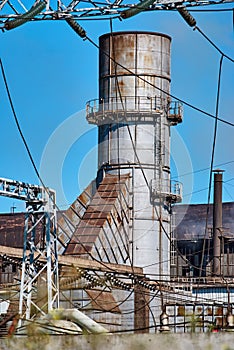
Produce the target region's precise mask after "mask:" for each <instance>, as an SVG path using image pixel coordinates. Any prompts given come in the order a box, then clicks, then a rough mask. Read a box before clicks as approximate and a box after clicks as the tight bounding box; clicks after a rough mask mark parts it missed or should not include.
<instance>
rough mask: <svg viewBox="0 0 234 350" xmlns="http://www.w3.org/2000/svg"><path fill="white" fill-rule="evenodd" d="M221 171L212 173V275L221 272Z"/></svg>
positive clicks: (218, 274)
mask: <svg viewBox="0 0 234 350" xmlns="http://www.w3.org/2000/svg"><path fill="white" fill-rule="evenodd" d="M222 173H223V171H222V170H215V173H214V206H213V275H214V276H220V274H221V257H220V256H221V240H220V235H221V229H222V182H223V174H222Z"/></svg>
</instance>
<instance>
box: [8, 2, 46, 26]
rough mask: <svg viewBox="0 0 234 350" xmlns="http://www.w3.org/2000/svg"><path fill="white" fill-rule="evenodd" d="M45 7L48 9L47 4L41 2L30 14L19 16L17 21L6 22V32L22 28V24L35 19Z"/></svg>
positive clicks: (32, 8)
mask: <svg viewBox="0 0 234 350" xmlns="http://www.w3.org/2000/svg"><path fill="white" fill-rule="evenodd" d="M45 7H46V4H45V2H44V1H41V2H39V3H38V4H36V5H35V6H33V7H31V9H30V10H29V11H28V12H26V13H24V14H23V15H21V16H18V17H17V18H16V19H13V20H11V21H8V22H6V23H5V26H4V28H5V29H6V30H10V29H14V28H16V27H19V26H21V25H22V24H24V23H26V22H28V21H30V20H31V19H33V18H34V17H35V16H36V15H38V14H39V13H40V12H41V11H42V10H44V8H45Z"/></svg>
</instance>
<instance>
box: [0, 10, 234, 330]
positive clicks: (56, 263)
mask: <svg viewBox="0 0 234 350" xmlns="http://www.w3.org/2000/svg"><path fill="white" fill-rule="evenodd" d="M41 10H42V8H41V7H40V9H39V11H41ZM35 11H36V10H35ZM35 14H36V12H35ZM31 15H32V12H31ZM26 19H27V18H26V17H23V18H21V19H20V21H21V22H22V21H23V22H24V21H26ZM11 22H13V20H12V19H8V20H7V21H6V22H5V24H4V26H5V29H11V26H13V27H14V26H15V24H12V23H11ZM17 23H19V22H17ZM13 27H12V28H13ZM170 43H171V38H170V37H169V36H167V35H165V34H160V33H154V32H116V33H109V34H105V35H103V36H101V37H100V39H99V52H100V56H99V97H98V99H94V100H91V101H89V102H88V103H87V106H86V111H87V121H88V122H89V123H92V124H95V125H97V126H98V171H97V176H96V178H95V180H94V181H93V182H92V183H91V184H90V185H89V186H88V187H87V188H86V189H85V190H84V191H83V193H82V194H80V195H79V196H78V197H77V199H76V200H75V201H74V203H73V204H72V205H71V206H70V207H69V208H68V209H67V210H65V211H59V212H57V210H56V206H55V193H54V192H53V191H52V190H49V189H45V188H44V187H43V186H42V187H39V186H33V185H28V184H24V183H19V182H18V181H13V180H6V179H1V186H2V187H1V189H0V194H1V195H7V196H11V197H14V198H17V199H23V200H24V201H25V202H26V203H27V213H26V216H25V220H24V219H23V214H22V215H21V214H14V213H12V214H8V218H7V220H6V216H5V217H3V215H0V222H2V226H1V227H0V230H2V233H4V234H2V235H1V237H0V242H1V246H0V255H1V258H2V271H1V274H0V281H1V284H2V286H3V288H2V294H1V296H2V303H5V304H4V306H2V307H3V308H4V312H2V313H3V314H4V313H6V317H5V318H3V320H2V323H1V325H2V326H4V327H5V326H6V324H7V321H10V320H12V319H13V318H14V316H15V315H17V314H19V317H20V319H21V320H22V319H24V318H26V319H31V318H32V319H33V318H34V317H36V316H37V317H38V311H39V312H40V313H42V314H44V315H45V314H46V313H48V312H50V311H51V310H52V309H53V308H57V307H58V306H60V307H63V308H65V309H70V308H71V305H72V307H73V308H77V309H80V310H81V311H83V312H84V313H86V315H88V316H89V317H91V318H92V319H94V320H95V321H97V322H98V323H99V324H102V325H104V326H105V327H106V328H107V329H108V330H109V331H115V330H117V331H119V330H123V329H124V330H126V331H129V332H133V331H135V332H148V331H151V332H157V331H161V332H168V331H170V330H171V331H175V332H178V331H179V332H181V331H191V330H193V329H195V330H199V331H207V329H208V328H209V327H210V326H214V327H216V328H217V327H226V326H229V327H232V326H233V325H234V323H233V320H232V304H233V302H234V300H233V291H234V284H233V272H232V268H233V267H232V265H233V264H234V263H233V261H234V260H233V251H234V249H233V234H232V232H231V230H232V228H230V230H229V232H228V230H226V229H225V228H224V225H223V219H222V209H223V208H224V210H227V211H228V213H230V212H231V211H233V203H229V204H228V203H227V204H225V205H224V206H223V205H222V171H221V170H217V171H216V172H215V174H214V178H215V194H214V204H213V208H214V209H213V215H212V217H213V223H212V225H211V229H210V227H209V225H208V224H206V223H205V224H204V223H203V224H202V229H201V231H199V232H198V233H197V232H195V234H193V232H192V228H193V225H194V226H196V225H197V221H198V217H197V215H196V217H195V219H194V218H192V222H193V225H191V223H190V220H191V217H190V216H189V215H191V216H192V215H194V214H193V213H194V212H196V210H197V208H195V207H192V206H189V207H188V208H186V213H185V212H183V210H184V209H185V207H183V205H178V206H177V205H176V204H177V203H180V202H181V201H182V186H181V184H180V183H178V182H172V181H171V177H170V128H171V127H174V126H176V125H177V124H178V123H181V122H182V119H183V113H182V112H183V108H182V105H181V103H179V102H178V101H172V100H171V98H170V83H171V77H170ZM205 209H206V208H201V206H200V207H199V208H198V210H200V211H201V212H200V214H199V217H202V215H203V217H204V216H205V214H204V211H206V210H205ZM211 213H212V211H211V209H210V212H209V215H210V214H211ZM56 215H58V219H57V218H56ZM181 216H184V218H183V219H182V220H181ZM227 218H230V214H228V215H226V216H225V221H227ZM176 220H179V221H180V223H179V224H178V225H177V224H176ZM186 220H187V222H189V225H188V224H187V226H186ZM209 220H210V216H207V223H210V221H209ZM10 222H11V223H10ZM16 222H17V224H16ZM29 222H30V223H29ZM14 226H15V227H16V226H17V230H19V235H20V237H21V241H20V242H19V241H17V240H16V241H15V242H11V240H9V235H10V234H11V233H12V231H13V232H16V228H15V227H14ZM232 226H233V223H232ZM23 229H24V231H22V230H23ZM204 229H206V230H205V231H204ZM183 230H184V231H183ZM186 230H187V231H186ZM23 232H24V234H23ZM204 232H205V234H204ZM6 246H8V247H6ZM22 248H23V259H22V260H21V253H20V251H21V250H22ZM45 271H47V274H46V275H45ZM17 281H18V282H19V281H20V284H19V283H17ZM44 282H45V283H46V285H47V293H44V295H41V288H40V287H41V286H43V283H44ZM13 294H14V297H13ZM17 298H18V299H19V300H18V299H17ZM0 304H1V303H0ZM13 304H14V305H16V304H17V308H18V309H17V308H14V310H13V309H12V305H13ZM2 305H3V304H2ZM32 306H33V307H32ZM16 309H17V310H16ZM20 326H21V324H19V327H20Z"/></svg>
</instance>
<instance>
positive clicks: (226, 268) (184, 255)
mask: <svg viewBox="0 0 234 350" xmlns="http://www.w3.org/2000/svg"><path fill="white" fill-rule="evenodd" d="M173 215H174V219H175V220H174V228H173V237H172V247H171V275H172V277H209V276H211V264H212V257H213V238H212V237H213V229H212V227H213V205H212V204H211V205H210V207H209V211H208V217H207V205H206V204H191V205H177V206H175V207H174V209H173ZM222 216H223V227H222V228H220V235H219V239H220V245H221V253H220V265H221V276H223V277H233V276H234V202H228V203H223V205H222ZM206 220H207V225H206ZM206 226H207V229H205V228H206ZM178 252H179V253H178ZM186 261H187V262H189V263H187V262H186Z"/></svg>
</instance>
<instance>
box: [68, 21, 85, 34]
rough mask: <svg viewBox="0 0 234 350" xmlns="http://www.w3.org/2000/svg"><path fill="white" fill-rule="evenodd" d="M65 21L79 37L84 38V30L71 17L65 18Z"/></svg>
mask: <svg viewBox="0 0 234 350" xmlns="http://www.w3.org/2000/svg"><path fill="white" fill-rule="evenodd" d="M65 21H66V22H67V23H68V24H69V26H70V27H71V28H72V29H73V30H74V31H75V32H76V34H78V35H79V36H80V37H81V38H86V31H85V30H84V29H83V28H82V27H81V26H80V25H79V23H77V22H76V21H75V20H74V19H73V18H72V17H69V18H66V19H65Z"/></svg>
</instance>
